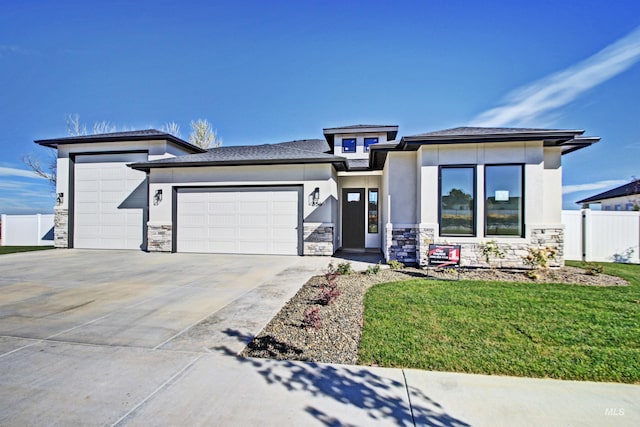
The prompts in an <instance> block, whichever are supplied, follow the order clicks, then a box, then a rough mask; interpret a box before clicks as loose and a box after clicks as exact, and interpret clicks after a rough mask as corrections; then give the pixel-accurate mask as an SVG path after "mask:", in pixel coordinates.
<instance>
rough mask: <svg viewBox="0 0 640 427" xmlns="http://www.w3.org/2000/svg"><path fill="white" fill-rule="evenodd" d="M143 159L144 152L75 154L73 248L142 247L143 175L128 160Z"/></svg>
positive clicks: (144, 207) (145, 194) (145, 189)
mask: <svg viewBox="0 0 640 427" xmlns="http://www.w3.org/2000/svg"><path fill="white" fill-rule="evenodd" d="M146 160H147V155H146V154H143V153H126V154H101V155H79V156H76V158H75V166H74V213H73V223H74V226H73V230H74V232H73V243H74V247H75V248H85V249H138V250H139V249H141V248H142V249H144V244H143V242H144V240H145V238H144V221H145V220H146V210H147V207H146V206H147V183H146V174H145V173H144V172H140V171H137V170H133V169H131V168H130V167H128V166H127V163H132V162H138V161H146Z"/></svg>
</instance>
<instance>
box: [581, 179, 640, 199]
mask: <svg viewBox="0 0 640 427" xmlns="http://www.w3.org/2000/svg"><path fill="white" fill-rule="evenodd" d="M636 194H640V179H636V180H634V181H631V182H629V183H627V184H624V185H621V186H620V187H616V188H613V189H611V190H608V191H605V192H603V193H600V194H596V195H595V196H591V197H587V198H586V199H582V200H579V201H577V202H576V203H578V204H582V203H593V202H600V201H602V200H606V199H613V198H614V197H624V196H633V195H636Z"/></svg>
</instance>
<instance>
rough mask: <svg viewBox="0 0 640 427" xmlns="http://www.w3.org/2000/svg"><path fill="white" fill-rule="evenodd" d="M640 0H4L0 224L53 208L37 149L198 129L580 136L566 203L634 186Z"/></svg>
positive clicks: (289, 134)
mask: <svg viewBox="0 0 640 427" xmlns="http://www.w3.org/2000/svg"><path fill="white" fill-rule="evenodd" d="M639 62H640V2H638V1H637V0H616V1H613V2H605V1H580V2H576V1H574V0H572V1H562V0H555V1H546V0H540V1H535V2H532V1H482V2H472V1H462V0H459V1H444V0H442V1H393V2H392V1H366V2H364V1H362V2H359V1H328V0H324V1H298V2H291V1H268V2H252V1H229V2H218V1H207V2H205V1H202V2H195V1H192V2H187V1H181V2H178V1H165V0H155V1H142V0H140V1H117V0H115V1H109V2H89V1H56V2H46V1H30V0H23V1H3V2H0V88H1V90H0V149H1V151H0V152H1V153H2V154H1V156H0V213H33V212H42V213H44V212H51V211H52V207H53V204H54V200H53V192H52V190H51V188H50V186H49V184H48V183H47V182H46V181H45V180H43V179H40V178H36V177H34V176H33V175H32V174H31V173H29V172H28V170H27V169H26V167H25V166H24V165H23V164H22V163H21V160H20V159H21V156H22V155H24V154H28V153H33V154H34V155H36V156H41V157H43V158H44V157H46V153H45V150H44V149H42V148H40V147H37V146H36V145H35V144H33V140H34V139H41V138H54V137H60V136H66V124H65V117H66V116H67V115H68V114H75V113H77V114H79V116H80V120H81V121H82V122H84V123H87V124H88V125H89V127H90V126H91V125H92V124H93V123H94V122H97V121H104V120H106V121H109V122H111V123H112V124H114V125H116V126H117V127H118V129H123V128H124V129H139V128H159V127H161V126H162V125H163V124H165V123H167V122H169V121H175V122H177V123H179V124H180V125H181V129H182V136H183V137H186V135H187V134H188V127H189V122H190V121H191V120H193V119H197V118H207V119H209V120H210V121H211V122H212V123H213V124H214V126H215V127H216V128H217V130H218V132H219V134H220V135H221V136H222V138H223V140H224V144H225V145H241V144H260V143H269V142H280V141H285V140H292V139H301V138H321V137H322V128H323V127H332V126H342V125H349V124H356V123H381V124H397V125H399V126H400V132H399V134H400V135H411V134H415V133H420V132H427V131H433V130H438V129H444V128H448V127H454V126H464V125H490V126H529V127H551V128H571V129H576V128H577V129H585V130H586V134H589V135H597V136H600V137H601V138H602V141H601V142H599V143H598V144H596V145H595V146H593V147H590V148H587V149H584V150H581V151H578V152H576V153H572V154H569V155H567V156H565V157H564V158H563V172H564V207H565V208H577V207H578V206H577V205H575V203H574V202H575V201H576V200H579V199H581V198H583V197H587V196H590V195H593V194H595V193H598V192H600V191H604V190H606V189H609V188H612V187H615V186H617V185H621V184H623V183H625V182H627V181H628V180H630V179H631V177H632V176H637V175H640V167H639V166H638V165H639V160H638V159H640V64H639Z"/></svg>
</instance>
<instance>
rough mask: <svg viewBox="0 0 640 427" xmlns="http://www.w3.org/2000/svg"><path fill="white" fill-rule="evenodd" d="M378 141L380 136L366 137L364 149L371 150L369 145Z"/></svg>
mask: <svg viewBox="0 0 640 427" xmlns="http://www.w3.org/2000/svg"><path fill="white" fill-rule="evenodd" d="M377 143H378V138H365V139H364V151H369V146H370V145H373V144H377Z"/></svg>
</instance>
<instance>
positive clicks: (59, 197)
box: [56, 193, 64, 206]
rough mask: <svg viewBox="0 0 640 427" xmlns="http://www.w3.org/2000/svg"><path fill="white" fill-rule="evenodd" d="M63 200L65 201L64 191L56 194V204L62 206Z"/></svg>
mask: <svg viewBox="0 0 640 427" xmlns="http://www.w3.org/2000/svg"><path fill="white" fill-rule="evenodd" d="M62 202H64V193H57V194H56V206H62Z"/></svg>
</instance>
